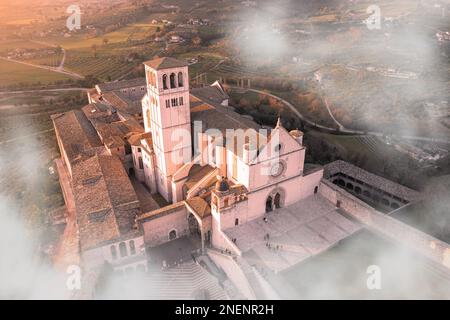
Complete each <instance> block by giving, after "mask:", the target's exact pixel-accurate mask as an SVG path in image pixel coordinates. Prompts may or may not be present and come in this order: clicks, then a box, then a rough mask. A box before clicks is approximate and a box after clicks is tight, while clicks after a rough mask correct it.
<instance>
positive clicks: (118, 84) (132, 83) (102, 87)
mask: <svg viewBox="0 0 450 320" xmlns="http://www.w3.org/2000/svg"><path fill="white" fill-rule="evenodd" d="M142 86H146V80H145V78H136V79H130V80H121V81H113V82H105V83H100V84H97V85H96V86H95V87H96V88H97V90H98V91H100V93H105V92H110V91H115V90H120V89H126V88H133V87H142Z"/></svg>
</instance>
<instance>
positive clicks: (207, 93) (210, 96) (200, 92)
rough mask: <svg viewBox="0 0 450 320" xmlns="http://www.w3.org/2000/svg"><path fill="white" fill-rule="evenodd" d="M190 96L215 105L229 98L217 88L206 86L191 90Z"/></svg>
mask: <svg viewBox="0 0 450 320" xmlns="http://www.w3.org/2000/svg"><path fill="white" fill-rule="evenodd" d="M191 94H192V95H194V96H196V97H198V98H199V99H201V100H208V101H212V102H215V103H222V102H223V101H224V100H227V99H228V98H229V96H228V94H227V93H226V92H225V91H222V90H221V89H219V88H218V87H217V86H207V87H203V88H193V89H192V90H191Z"/></svg>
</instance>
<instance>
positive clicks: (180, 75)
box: [178, 72, 183, 87]
mask: <svg viewBox="0 0 450 320" xmlns="http://www.w3.org/2000/svg"><path fill="white" fill-rule="evenodd" d="M178 86H179V87H182V86H183V72H179V73H178Z"/></svg>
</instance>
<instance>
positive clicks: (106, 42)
mask: <svg viewBox="0 0 450 320" xmlns="http://www.w3.org/2000/svg"><path fill="white" fill-rule="evenodd" d="M108 42H109V39H108V38H103V44H104V45H105V46H106V45H107V44H108Z"/></svg>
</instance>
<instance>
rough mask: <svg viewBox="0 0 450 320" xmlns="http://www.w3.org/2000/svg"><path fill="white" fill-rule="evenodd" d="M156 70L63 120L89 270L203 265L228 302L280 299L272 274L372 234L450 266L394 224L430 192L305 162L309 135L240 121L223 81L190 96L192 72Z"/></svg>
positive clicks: (155, 65)
mask: <svg viewBox="0 0 450 320" xmlns="http://www.w3.org/2000/svg"><path fill="white" fill-rule="evenodd" d="M144 66H145V78H140V79H133V80H125V81H118V82H110V83H104V84H99V85H97V86H96V87H95V88H94V89H92V90H90V91H89V92H88V98H89V104H88V105H86V106H85V107H83V108H82V110H74V111H70V112H66V113H64V114H55V115H53V116H52V120H53V123H54V127H55V133H56V137H57V141H58V145H59V149H60V153H61V158H60V159H57V160H56V165H57V168H58V174H59V177H60V183H61V187H62V190H63V194H64V198H65V202H66V207H67V211H68V217H67V219H71V218H72V219H74V221H75V223H76V225H77V230H78V232H77V237H78V238H77V242H78V243H79V246H78V247H77V248H78V249H77V254H78V256H79V260H80V262H81V263H82V265H83V268H85V269H86V270H98V269H99V268H100V267H101V266H102V265H103V264H105V263H108V264H110V265H111V266H112V268H113V269H114V270H115V271H116V272H121V273H124V274H126V273H131V272H135V271H141V272H144V273H145V272H150V271H151V270H152V266H155V265H157V266H158V267H162V268H169V267H170V266H171V265H172V266H173V265H182V264H183V263H186V260H190V259H191V258H192V259H194V261H196V260H197V261H199V260H202V259H203V265H207V266H208V268H207V269H208V270H209V271H214V270H218V272H216V275H217V274H218V273H219V274H223V275H224V277H225V278H227V279H228V281H229V283H230V287H232V288H234V289H229V288H228V289H226V288H225V289H223V291H224V293H223V294H222V295H218V297H220V298H226V297H228V298H236V297H241V298H248V299H258V298H279V295H278V293H277V290H276V288H274V287H273V285H271V283H270V281H269V280H268V278H267V274H268V273H269V274H277V273H279V272H282V271H283V270H286V269H288V268H291V267H292V266H294V265H296V264H298V263H300V262H302V261H304V260H305V259H307V258H309V257H312V256H314V255H316V254H318V253H320V252H323V251H325V250H327V249H328V248H330V247H331V246H333V245H334V244H336V243H337V242H339V241H340V240H342V239H344V238H346V237H348V236H350V235H352V234H353V233H356V232H358V231H359V230H360V229H361V228H363V227H368V228H371V229H374V230H377V231H378V232H381V233H383V234H385V235H386V236H387V237H397V238H398V236H399V233H398V231H399V230H403V231H404V232H402V234H401V238H400V239H398V240H399V241H401V242H404V243H406V244H407V245H410V246H414V247H415V248H416V249H417V248H418V250H421V251H422V252H423V253H424V254H425V255H427V256H429V257H431V258H432V259H434V260H436V262H438V263H443V264H445V263H449V261H448V260H449V259H450V250H449V248H448V245H447V244H445V243H442V242H440V241H439V240H437V239H434V238H432V237H430V236H428V235H425V234H423V235H422V234H421V235H420V236H418V235H417V233H416V231H414V234H412V233H411V231H410V230H409V228H406V227H403V224H402V223H400V222H399V221H393V219H390V218H389V217H388V216H387V215H386V213H388V212H391V211H393V210H398V209H400V208H402V207H404V206H406V205H408V204H410V203H414V202H417V201H420V198H421V195H420V194H419V193H418V192H416V191H414V190H411V189H408V188H406V187H404V186H401V185H398V184H396V183H394V182H391V181H389V180H386V179H384V178H381V177H377V176H375V175H373V174H371V173H369V172H366V171H364V170H362V169H360V168H357V167H354V166H353V165H351V164H348V163H345V162H342V161H337V162H334V163H331V164H329V165H327V166H324V167H321V166H317V165H311V164H305V152H306V148H305V146H304V144H303V133H302V132H301V131H299V130H292V131H288V130H286V129H285V128H284V127H283V124H282V119H279V120H278V122H277V124H276V126H275V127H274V128H265V127H262V126H260V125H258V124H257V123H256V122H254V121H253V119H251V117H248V116H243V115H240V114H238V113H236V112H235V111H234V108H233V107H232V106H230V105H229V103H228V100H229V97H228V94H227V91H226V90H225V88H224V86H223V85H222V84H221V83H220V82H218V81H217V82H214V83H213V84H212V85H210V86H205V87H201V88H190V85H189V70H188V64H187V63H186V62H185V61H182V60H177V59H174V58H169V57H165V58H159V59H155V60H151V61H147V62H145V63H144ZM410 233H411V234H410ZM183 239H190V240H189V241H188V244H187V245H186V244H183V243H182V241H183ZM431 242H432V243H433V244H434V247H433V249H430V246H429V243H431ZM174 244H177V245H174ZM183 246H185V247H183ZM174 248H175V249H174ZM181 248H185V249H183V250H182V249H181ZM177 250H178V251H177ZM186 253H188V254H187V255H186ZM446 259H447V260H446ZM213 273H214V272H213ZM225 287H226V286H225Z"/></svg>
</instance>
